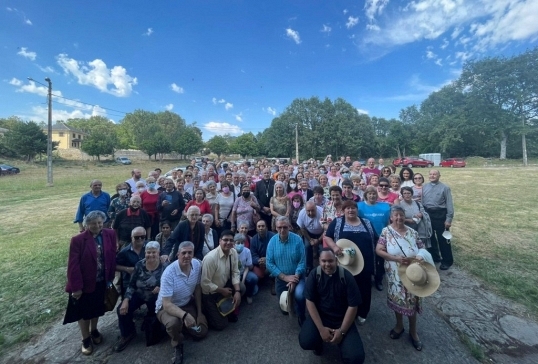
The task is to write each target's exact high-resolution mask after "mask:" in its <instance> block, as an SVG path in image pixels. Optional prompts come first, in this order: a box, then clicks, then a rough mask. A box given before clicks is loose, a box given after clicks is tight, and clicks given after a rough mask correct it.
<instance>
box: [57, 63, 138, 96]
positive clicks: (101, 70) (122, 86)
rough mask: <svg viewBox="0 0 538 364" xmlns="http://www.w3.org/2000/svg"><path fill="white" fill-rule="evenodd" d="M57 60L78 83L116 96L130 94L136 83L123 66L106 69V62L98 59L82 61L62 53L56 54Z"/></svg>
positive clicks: (135, 79)
mask: <svg viewBox="0 0 538 364" xmlns="http://www.w3.org/2000/svg"><path fill="white" fill-rule="evenodd" d="M57 60H58V64H59V65H60V67H62V69H63V70H64V72H65V73H66V74H72V75H73V76H75V77H76V78H77V80H78V83H79V84H81V85H90V86H93V87H95V88H97V89H98V90H100V91H101V92H106V93H109V94H111V95H114V96H117V97H127V96H129V95H131V92H132V91H133V86H134V85H136V84H137V83H138V80H137V78H136V77H131V76H130V75H128V74H127V70H126V69H125V68H124V67H122V66H114V67H113V68H111V69H108V68H107V65H106V63H105V62H103V61H102V60H100V59H95V60H93V61H91V62H82V61H77V60H75V59H73V58H69V57H68V56H67V54H64V53H62V54H59V55H58V57H57ZM109 85H110V86H111V87H109Z"/></svg>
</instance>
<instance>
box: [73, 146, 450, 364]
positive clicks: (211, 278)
mask: <svg viewBox="0 0 538 364" xmlns="http://www.w3.org/2000/svg"><path fill="white" fill-rule="evenodd" d="M440 176H441V174H440V173H439V171H438V170H431V171H429V183H426V184H425V183H424V182H425V181H424V177H423V175H422V174H420V173H414V172H413V170H412V169H410V168H407V167H404V168H402V169H401V170H400V172H399V174H396V167H395V166H385V165H384V162H383V160H382V159H379V161H378V163H377V165H376V162H375V159H374V158H370V159H368V161H367V163H366V165H365V166H362V165H361V164H360V162H358V161H352V160H351V158H350V157H349V156H346V157H341V158H340V160H338V161H333V160H332V158H331V156H327V157H326V158H325V160H324V161H315V160H313V159H311V160H308V161H304V162H303V163H302V164H299V163H298V162H297V161H296V160H292V161H291V163H282V162H280V161H270V160H267V159H261V160H258V161H257V162H254V163H250V162H244V163H237V164H234V163H226V162H223V161H222V160H221V161H218V162H217V163H207V162H205V163H204V164H202V165H201V166H199V165H197V164H196V163H195V161H194V160H193V161H192V162H191V164H190V165H189V166H187V167H186V168H185V169H184V170H183V169H179V168H178V169H176V170H173V171H172V173H171V175H170V176H161V170H160V169H158V168H157V169H155V170H153V171H150V172H149V173H148V177H147V178H146V179H144V178H143V177H142V172H141V171H140V170H139V169H133V170H132V173H131V177H130V178H129V179H127V180H126V181H124V182H120V183H118V184H117V185H116V191H115V192H116V193H115V194H114V195H113V196H110V195H109V194H108V193H107V192H104V191H103V190H102V187H103V186H102V183H101V181H100V180H97V179H96V180H93V181H91V183H90V191H89V192H87V193H85V194H84V195H83V196H82V197H81V199H80V203H79V206H78V209H77V212H76V216H75V220H74V222H75V223H78V225H79V230H80V234H78V235H76V236H74V237H73V238H72V239H71V245H70V249H69V258H68V270H67V285H66V289H65V290H66V292H68V293H69V300H68V306H67V310H66V314H65V319H64V324H66V323H71V322H78V325H79V328H80V332H81V335H82V348H81V350H82V353H83V354H85V355H90V354H91V353H92V352H93V347H94V345H98V344H100V343H101V341H102V335H101V333H100V332H99V330H98V327H97V324H98V319H99V317H100V316H102V315H103V314H104V313H105V304H104V302H105V299H104V298H105V295H106V294H108V291H109V289H111V288H113V287H118V288H119V292H120V295H121V299H120V300H119V301H118V302H119V303H118V304H117V307H116V312H117V315H118V326H119V328H118V332H119V337H120V339H119V341H118V342H117V343H116V345H115V346H114V350H115V351H117V352H120V351H122V350H124V349H125V348H126V347H127V346H128V345H129V343H130V342H131V341H132V339H133V338H134V337H135V336H136V327H135V324H134V321H133V318H134V312H135V311H136V310H137V309H139V308H140V307H142V306H144V305H145V306H146V307H147V314H146V318H145V319H144V325H145V327H146V331H147V332H146V339H147V340H149V339H148V335H149V334H155V335H158V333H159V329H158V327H159V325H161V326H160V327H161V328H162V331H163V333H164V332H166V333H167V334H168V336H169V337H170V342H171V345H172V347H173V348H174V352H175V359H174V362H175V363H182V362H183V358H184V353H183V341H184V336H185V335H189V336H191V337H193V338H194V339H196V340H200V339H203V338H204V337H205V336H206V335H207V334H208V329H210V328H211V329H214V330H223V329H225V328H226V326H227V325H228V324H229V323H230V322H232V323H235V322H237V321H238V320H239V316H240V315H239V307H240V305H241V302H242V301H243V300H244V301H246V304H247V305H252V304H255V301H256V298H255V296H256V294H257V292H258V291H259V290H260V289H261V288H262V287H263V283H264V282H267V286H269V287H270V290H271V294H273V295H276V296H277V298H278V300H277V299H275V305H276V304H277V301H279V302H280V307H281V310H282V313H283V314H286V315H295V316H296V317H297V321H298V325H299V326H300V328H301V329H300V334H299V344H300V346H301V347H302V348H303V349H305V350H313V352H314V354H316V355H322V352H323V342H327V343H332V344H335V345H338V346H339V348H340V352H341V356H342V360H343V362H345V363H362V362H363V361H364V357H365V356H364V349H363V346H362V341H361V338H360V334H359V330H358V328H357V326H361V325H365V324H366V322H367V317H368V313H369V311H370V306H371V290H372V286H373V287H375V288H376V289H377V290H379V291H382V290H384V289H385V286H384V285H383V278H384V277H386V279H387V285H386V287H387V288H386V289H387V304H388V307H389V308H390V309H391V310H392V311H394V314H395V318H396V323H395V326H394V328H393V329H392V330H391V331H390V333H389V335H390V337H391V338H392V339H398V338H400V336H401V335H402V334H403V333H404V331H405V329H404V322H403V316H407V317H408V319H409V335H410V341H411V343H412V345H413V347H414V348H415V349H416V350H418V351H420V350H422V342H421V340H420V338H419V335H418V329H417V315H416V314H417V313H421V311H422V297H426V296H428V295H430V294H432V293H433V292H435V290H436V289H437V287H438V286H439V275H438V273H437V268H436V266H435V264H436V263H440V265H439V269H441V270H447V269H449V268H450V266H451V265H452V264H453V257H452V250H451V245H450V240H449V238H450V236H451V234H450V233H449V231H448V230H449V228H450V226H451V224H452V218H453V216H454V208H453V203H452V195H451V191H450V188H449V187H448V186H447V185H445V184H444V183H442V182H440ZM283 302H284V303H283ZM150 327H157V328H156V329H154V330H150V329H149V328H150Z"/></svg>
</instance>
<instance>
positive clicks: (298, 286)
mask: <svg viewBox="0 0 538 364" xmlns="http://www.w3.org/2000/svg"><path fill="white" fill-rule="evenodd" d="M275 225H276V230H277V232H278V234H277V235H275V236H273V237H272V238H271V240H270V241H269V245H268V246H267V263H266V266H267V270H268V271H269V272H270V273H271V276H272V277H275V279H276V293H277V297H278V298H279V299H280V295H281V294H282V292H284V291H288V292H289V294H293V295H294V297H295V310H296V312H297V316H298V319H299V325H302V324H303V322H304V320H305V307H306V301H305V297H304V284H305V271H306V256H305V249H304V244H303V240H302V239H301V237H300V236H299V235H297V234H294V233H291V232H290V231H289V229H290V221H289V219H288V218H287V217H285V216H279V217H278V218H277V219H276V223H275Z"/></svg>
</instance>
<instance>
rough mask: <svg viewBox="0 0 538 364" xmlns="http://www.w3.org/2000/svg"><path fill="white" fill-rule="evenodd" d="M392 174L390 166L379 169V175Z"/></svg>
mask: <svg viewBox="0 0 538 364" xmlns="http://www.w3.org/2000/svg"><path fill="white" fill-rule="evenodd" d="M391 174H392V169H390V167H383V169H382V170H381V177H385V178H389V177H390V175H391Z"/></svg>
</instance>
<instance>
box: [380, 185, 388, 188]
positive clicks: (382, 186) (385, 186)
mask: <svg viewBox="0 0 538 364" xmlns="http://www.w3.org/2000/svg"><path fill="white" fill-rule="evenodd" d="M379 187H381V188H389V185H379Z"/></svg>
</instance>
